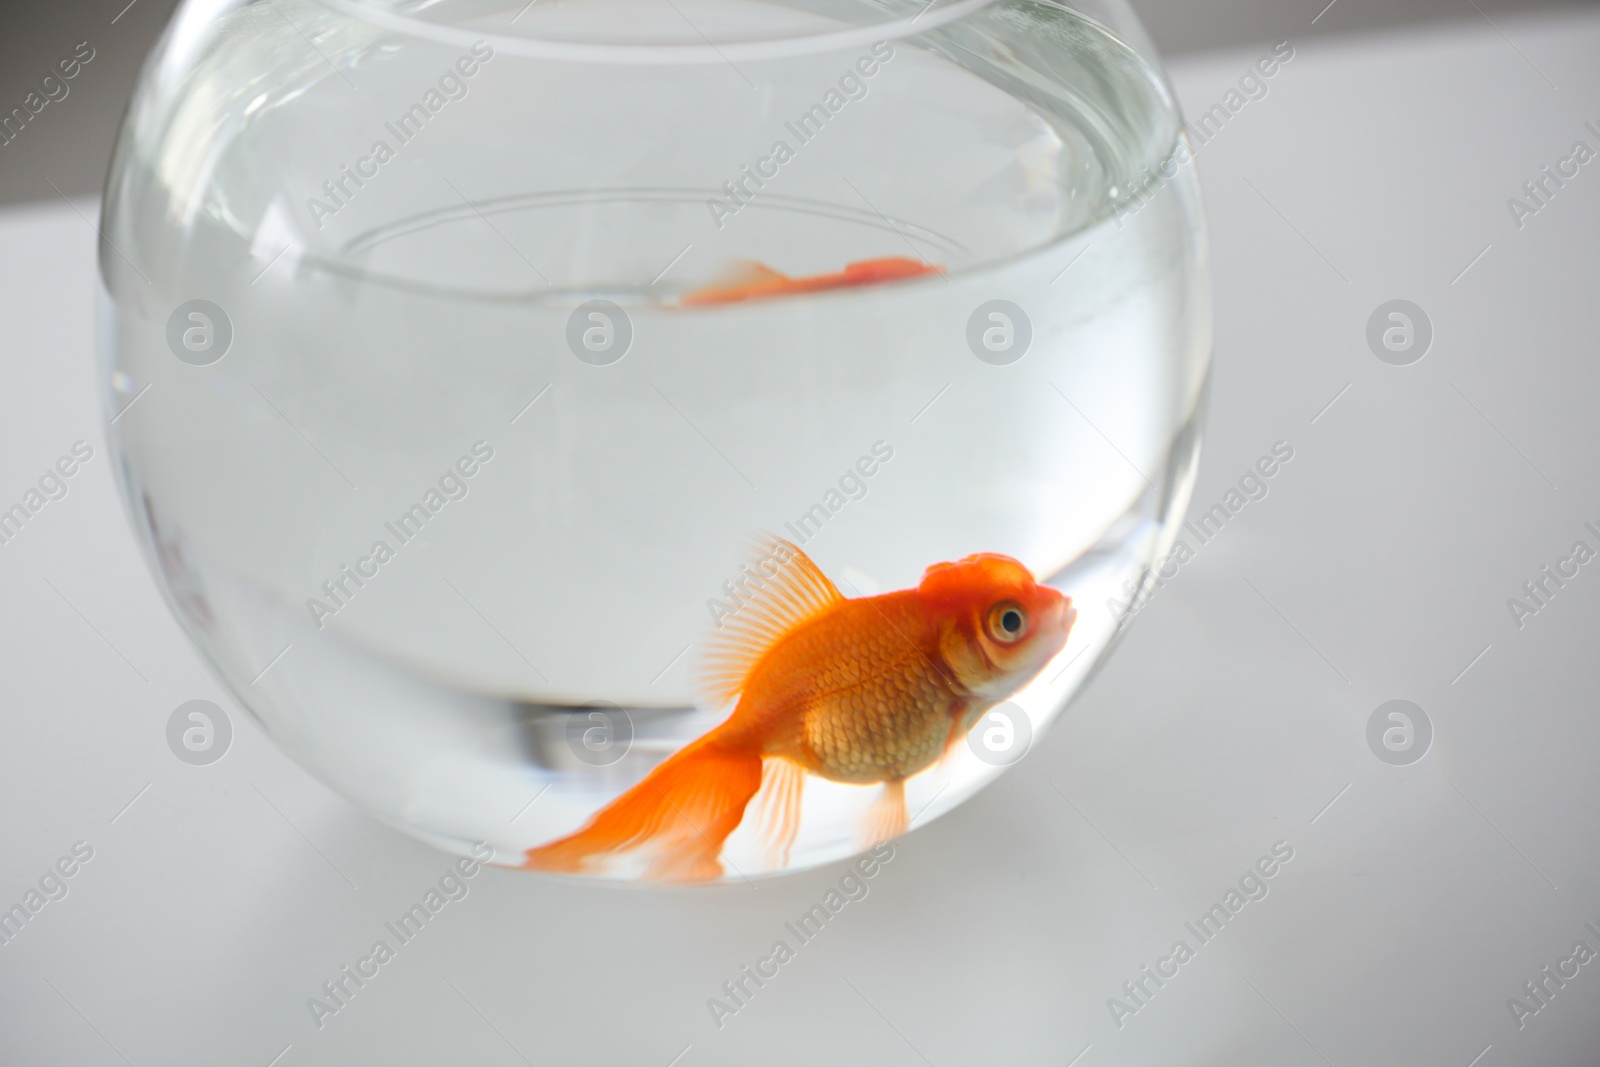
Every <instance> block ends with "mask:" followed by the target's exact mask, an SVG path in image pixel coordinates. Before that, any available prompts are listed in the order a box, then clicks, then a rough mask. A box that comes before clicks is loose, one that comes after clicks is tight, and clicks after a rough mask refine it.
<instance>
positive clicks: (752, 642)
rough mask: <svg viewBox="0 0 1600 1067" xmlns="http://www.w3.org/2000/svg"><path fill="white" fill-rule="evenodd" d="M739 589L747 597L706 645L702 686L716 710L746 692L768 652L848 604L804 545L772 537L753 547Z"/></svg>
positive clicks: (723, 619)
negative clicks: (793, 634)
mask: <svg viewBox="0 0 1600 1067" xmlns="http://www.w3.org/2000/svg"><path fill="white" fill-rule="evenodd" d="M737 584H738V585H739V587H740V588H741V589H743V590H744V592H745V593H746V594H747V595H745V596H742V597H739V598H735V607H734V609H733V611H732V612H731V613H729V614H728V615H725V616H723V617H721V618H720V619H719V620H718V628H717V630H716V631H715V632H714V633H712V635H711V636H710V637H709V638H707V639H706V642H705V644H704V646H703V647H704V649H705V652H704V658H703V660H702V663H701V675H700V686H701V689H702V692H703V699H704V701H705V705H706V706H707V707H711V708H721V707H723V706H724V705H726V704H727V703H728V701H730V700H732V699H733V698H734V697H735V696H737V695H738V694H739V693H740V692H742V691H743V689H744V686H745V681H746V679H747V678H749V676H750V672H751V670H752V669H754V667H755V665H756V664H757V663H758V662H760V660H761V657H762V656H764V655H765V654H766V653H767V650H768V649H770V648H772V646H773V645H775V644H777V643H778V642H779V641H781V640H782V639H783V638H784V637H785V636H787V635H788V634H790V633H792V632H793V631H794V630H795V629H796V628H797V627H799V626H801V625H804V624H805V623H807V622H809V621H810V620H812V619H815V618H817V617H818V616H821V615H824V614H826V613H827V612H828V611H830V610H832V609H833V608H834V607H835V606H836V605H838V604H841V603H843V602H844V599H845V597H844V594H843V593H841V592H839V589H838V587H837V586H835V585H834V584H833V582H831V581H829V580H828V576H827V575H825V574H823V573H822V570H821V568H819V567H818V566H817V565H816V563H814V562H812V559H811V557H810V556H808V555H806V554H805V553H804V552H802V551H801V550H800V547H799V546H798V545H796V544H794V543H793V542H792V541H788V540H785V539H784V538H781V537H776V536H772V535H770V534H769V535H766V536H764V537H762V538H759V539H758V540H757V541H756V542H755V544H754V545H753V546H752V548H751V552H750V555H749V557H748V559H747V560H746V562H745V565H744V567H743V568H742V569H741V571H740V576H739V578H738V581H737Z"/></svg>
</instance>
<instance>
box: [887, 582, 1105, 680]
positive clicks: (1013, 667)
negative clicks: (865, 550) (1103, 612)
mask: <svg viewBox="0 0 1600 1067" xmlns="http://www.w3.org/2000/svg"><path fill="white" fill-rule="evenodd" d="M917 591H918V593H919V594H920V595H921V596H922V598H923V600H924V602H925V603H926V604H927V605H928V607H929V609H930V610H931V612H932V614H933V617H934V619H935V620H936V622H937V625H938V627H939V650H940V652H941V653H942V654H943V657H944V661H945V664H946V665H947V666H948V667H949V668H950V670H951V671H953V672H954V674H955V677H956V680H957V681H958V682H959V683H960V684H961V685H962V687H964V688H965V689H967V690H968V691H969V692H971V693H973V694H974V695H976V696H980V697H984V698H986V699H991V700H1004V699H1005V698H1006V697H1009V696H1011V695H1012V694H1014V693H1015V692H1016V691H1017V690H1018V689H1021V688H1022V686H1024V685H1025V684H1027V682H1029V681H1030V680H1031V679H1032V678H1033V676H1034V675H1036V674H1038V673H1039V671H1040V670H1042V669H1043V668H1044V665H1045V664H1046V663H1048V662H1050V660H1051V658H1053V657H1054V656H1055V655H1056V653H1058V652H1060V651H1061V649H1062V648H1064V647H1065V646H1066V643H1067V634H1068V633H1069V632H1071V630H1072V624H1073V622H1074V621H1075V620H1076V619H1077V617H1078V613H1077V610H1076V609H1074V608H1073V606H1072V599H1071V598H1070V597H1068V596H1065V595H1064V594H1062V593H1061V592H1059V591H1057V590H1055V589H1052V588H1051V587H1050V586H1048V585H1043V584H1040V583H1039V582H1037V581H1035V580H1034V577H1033V574H1032V573H1031V572H1030V571H1029V570H1028V568H1027V567H1024V566H1023V565H1022V564H1021V563H1018V562H1017V561H1016V560H1014V559H1012V558H1011V557H1010V556H1002V555H999V554H998V553H994V552H984V553H980V554H978V555H974V556H968V557H967V558H966V559H963V560H959V561H957V562H955V563H936V564H934V565H933V566H931V567H929V568H928V569H927V571H926V572H925V573H924V574H923V576H922V582H921V584H920V585H918V586H917Z"/></svg>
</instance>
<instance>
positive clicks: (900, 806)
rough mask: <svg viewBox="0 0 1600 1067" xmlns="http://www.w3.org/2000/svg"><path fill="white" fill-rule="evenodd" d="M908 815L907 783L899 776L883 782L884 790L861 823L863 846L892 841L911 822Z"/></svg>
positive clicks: (867, 846) (904, 830)
mask: <svg viewBox="0 0 1600 1067" xmlns="http://www.w3.org/2000/svg"><path fill="white" fill-rule="evenodd" d="M910 821H911V820H910V819H909V818H908V817H907V816H906V783H905V779H903V778H897V779H895V780H894V781H892V782H884V783H883V791H882V792H881V793H879V794H878V797H877V799H876V800H874V801H873V802H872V807H870V808H868V809H867V815H866V818H865V819H864V820H862V824H861V847H862V848H871V847H873V846H874V845H881V844H883V843H884V842H885V841H891V840H893V839H894V838H896V837H899V836H900V835H901V834H903V833H905V832H906V827H907V826H908V825H909V824H910Z"/></svg>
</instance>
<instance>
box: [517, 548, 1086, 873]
mask: <svg viewBox="0 0 1600 1067" xmlns="http://www.w3.org/2000/svg"><path fill="white" fill-rule="evenodd" d="M762 548H763V551H762V552H761V554H760V555H759V556H757V557H756V560H757V563H756V566H755V567H752V568H749V569H748V570H747V572H746V573H747V574H749V573H751V572H759V577H753V576H752V577H750V578H748V579H747V580H746V584H747V585H755V586H756V588H755V589H754V591H753V592H752V593H751V595H750V597H749V598H748V599H746V600H745V601H744V602H743V603H742V604H741V605H740V606H739V608H738V610H737V611H735V612H733V613H732V614H730V615H728V616H726V617H723V618H721V619H720V620H719V629H718V630H717V631H715V632H714V633H713V634H712V636H711V637H710V638H709V639H708V640H707V642H706V643H705V647H706V654H705V657H704V664H703V667H702V674H703V678H702V686H703V688H704V689H705V697H704V699H705V700H706V702H707V703H708V706H713V707H718V708H721V707H726V706H727V705H728V704H730V703H732V704H733V710H732V711H731V712H730V713H729V715H728V717H727V719H726V720H724V721H723V722H722V723H721V725H719V726H716V727H714V728H713V729H711V730H710V731H708V732H707V733H705V734H703V735H702V736H700V737H699V738H697V739H695V740H694V741H691V742H690V743H689V744H688V745H685V746H684V747H683V748H682V749H680V750H679V751H678V752H676V753H674V754H673V755H672V756H670V757H668V758H667V759H666V760H664V761H663V762H662V763H660V764H659V765H657V766H656V767H655V769H653V770H652V771H651V772H650V773H649V774H648V775H647V776H645V778H644V779H643V780H641V781H640V782H639V783H638V784H637V785H635V786H633V787H632V788H631V789H629V790H627V791H626V792H624V793H623V794H622V795H621V796H619V797H618V798H617V799H616V800H614V801H612V802H611V803H610V804H608V805H606V806H605V807H604V808H602V809H601V810H600V811H598V812H597V813H595V814H594V816H593V817H591V818H590V819H589V821H588V822H587V823H586V824H585V825H584V826H583V827H582V828H581V829H579V830H578V831H577V832H576V833H573V834H570V835H568V836H566V837H563V838H560V839H559V840H556V841H552V842H550V843H549V844H546V845H541V846H539V847H537V848H533V849H529V850H528V852H527V853H526V862H525V863H524V866H526V867H529V868H533V869H537V870H544V871H559V872H566V873H580V872H584V871H587V870H592V869H594V868H595V866H596V865H598V864H601V863H604V862H606V861H608V860H610V859H612V858H614V857H617V856H620V855H622V854H624V853H632V852H635V851H638V852H640V853H641V854H642V855H643V856H645V857H646V858H647V861H648V866H647V869H646V872H645V877H647V878H651V879H659V880H664V881H699V880H706V879H715V878H719V877H721V875H722V873H723V868H722V862H721V859H720V858H719V857H720V853H721V851H722V846H723V842H725V841H726V840H727V838H728V836H729V835H730V834H731V833H733V831H734V830H735V829H736V828H738V826H739V825H740V824H741V823H742V822H743V821H744V819H745V817H746V809H747V807H748V806H749V804H750V802H751V800H752V798H754V797H755V796H756V794H757V793H758V792H760V793H761V801H760V803H759V804H758V805H757V813H758V816H759V817H760V819H761V825H760V826H759V827H758V829H759V830H760V832H761V834H762V837H763V839H764V840H765V842H766V844H767V848H768V857H769V863H771V864H772V865H773V866H781V865H782V864H783V863H786V862H787V856H788V851H789V849H790V847H791V846H792V845H793V843H794V840H795V838H796V836H797V835H798V833H799V816H800V800H801V794H802V789H803V786H804V782H805V776H806V775H807V774H810V775H816V776H818V777H821V778H824V779H827V780H829V781H833V782H845V783H850V784H854V785H863V786H870V785H881V786H882V789H881V791H880V792H879V793H878V794H877V796H876V797H875V799H874V801H873V802H872V804H871V806H870V808H869V810H868V812H867V815H866V820H865V825H864V827H863V829H864V831H865V833H864V835H863V836H864V837H865V838H866V839H867V842H866V844H867V847H870V846H871V845H874V844H877V843H880V842H882V841H886V840H888V839H889V838H892V837H895V836H897V835H899V834H901V833H903V832H904V831H905V829H906V826H907V823H908V819H907V816H906V801H905V781H906V779H907V778H910V777H911V776H912V775H914V774H917V773H919V772H921V771H924V770H926V769H928V768H929V767H931V766H933V765H934V763H935V762H937V761H939V760H941V759H942V758H944V757H945V756H947V755H948V754H949V753H950V752H951V751H952V750H953V749H954V748H955V747H956V745H957V744H959V743H960V742H961V741H962V740H963V739H964V738H965V737H966V735H967V733H968V731H970V730H971V729H972V727H973V726H975V725H976V724H977V723H978V721H979V720H981V719H982V718H983V715H984V713H985V712H987V711H988V709H990V708H992V707H993V706H994V705H996V704H998V703H1000V702H1001V701H1003V700H1005V699H1007V698H1008V697H1010V696H1012V695H1013V694H1015V693H1016V692H1017V691H1018V690H1019V689H1021V688H1022V687H1023V686H1025V685H1026V684H1027V683H1028V682H1030V681H1032V680H1033V678H1034V677H1035V676H1037V675H1038V673H1039V672H1040V671H1041V670H1042V669H1043V668H1044V666H1045V664H1046V663H1048V662H1049V661H1050V660H1051V659H1052V658H1053V657H1054V656H1055V655H1056V654H1057V653H1058V652H1060V651H1061V649H1062V648H1063V647H1064V646H1065V645H1066V642H1067V635H1068V633H1069V632H1070V631H1071V629H1072V624H1073V622H1074V621H1075V620H1076V618H1077V611H1076V609H1075V608H1074V607H1073V606H1072V600H1071V598H1070V597H1068V596H1065V595H1064V594H1062V593H1060V592H1058V591H1057V590H1055V589H1053V588H1051V587H1050V586H1048V585H1044V584H1041V583H1039V582H1036V581H1035V580H1034V577H1033V575H1032V574H1031V573H1030V572H1029V571H1028V569H1027V567H1025V566H1023V565H1022V564H1021V563H1019V562H1017V561H1016V560H1015V559H1012V558H1011V557H1009V556H1003V555H999V554H996V553H992V552H983V553H979V554H977V555H971V556H967V557H966V558H965V559H961V560H959V561H957V562H954V563H935V564H933V565H932V566H930V567H929V568H927V570H926V571H925V572H924V573H923V575H922V579H921V581H920V582H919V583H918V584H917V586H916V587H915V588H911V589H901V590H896V591H894V592H889V593H883V594H879V595H877V596H861V597H850V598H847V597H845V596H844V595H843V594H841V593H840V592H839V590H838V587H836V586H835V585H834V584H833V582H832V581H830V580H829V579H828V577H827V576H826V575H825V574H823V572H822V570H821V569H820V568H818V566H817V565H816V564H815V563H814V562H813V561H812V560H811V558H810V557H809V556H807V555H806V554H805V553H804V552H803V551H801V550H800V548H799V547H798V546H796V545H795V544H793V543H792V542H789V541H787V540H784V539H783V538H779V537H770V538H768V539H767V540H766V542H765V544H764V545H763V546H762Z"/></svg>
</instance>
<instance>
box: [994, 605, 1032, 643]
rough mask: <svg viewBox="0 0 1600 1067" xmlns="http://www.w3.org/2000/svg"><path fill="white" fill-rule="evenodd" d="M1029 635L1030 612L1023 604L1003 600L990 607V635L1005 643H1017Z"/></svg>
mask: <svg viewBox="0 0 1600 1067" xmlns="http://www.w3.org/2000/svg"><path fill="white" fill-rule="evenodd" d="M1027 635H1028V613H1027V611H1026V610H1024V609H1023V607H1022V605H1021V604H1018V603H1016V602H1015V601H1012V600H1006V601H1002V602H1001V603H999V604H996V605H995V606H994V607H992V608H990V609H989V636H990V637H992V638H994V639H995V640H996V641H999V642H1000V643H1001V644H1003V645H1010V644H1015V643H1016V642H1018V641H1020V640H1022V639H1023V638H1024V637H1026V636H1027Z"/></svg>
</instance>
